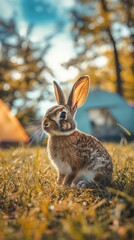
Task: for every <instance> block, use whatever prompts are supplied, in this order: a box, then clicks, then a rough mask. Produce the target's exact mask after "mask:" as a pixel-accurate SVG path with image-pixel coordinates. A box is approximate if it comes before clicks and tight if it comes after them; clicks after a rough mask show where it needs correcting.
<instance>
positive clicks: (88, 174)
mask: <svg viewBox="0 0 134 240" xmlns="http://www.w3.org/2000/svg"><path fill="white" fill-rule="evenodd" d="M54 88H55V95H56V100H57V102H58V104H59V105H57V106H54V107H52V108H50V109H48V111H47V113H46V115H45V118H44V120H43V122H42V127H43V130H44V131H45V132H46V133H47V134H48V153H49V158H50V160H51V161H52V164H53V165H54V166H55V168H56V170H57V172H58V183H59V184H64V185H70V186H74V187H77V188H82V187H101V186H102V187H103V186H104V187H105V186H107V185H109V184H110V182H111V179H112V172H113V165H112V159H111V157H110V155H109V153H108V152H107V150H106V149H105V147H104V146H103V145H102V144H101V143H100V142H99V140H98V139H96V138H95V137H93V136H91V135H87V134H85V133H83V132H80V131H78V130H77V129H76V123H75V120H74V114H75V112H76V110H77V108H78V107H80V106H81V105H82V104H83V103H84V102H85V100H86V98H87V96H88V90H89V77H88V76H83V77H81V78H80V79H78V80H77V81H76V83H75V84H74V86H73V88H72V91H71V93H70V95H69V98H68V102H67V103H66V99H65V96H64V94H63V92H62V90H61V88H60V86H59V85H58V84H57V83H56V82H54Z"/></svg>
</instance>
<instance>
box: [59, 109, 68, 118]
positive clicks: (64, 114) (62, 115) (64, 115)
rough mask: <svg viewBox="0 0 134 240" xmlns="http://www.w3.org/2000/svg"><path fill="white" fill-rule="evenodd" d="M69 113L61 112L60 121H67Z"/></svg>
mask: <svg viewBox="0 0 134 240" xmlns="http://www.w3.org/2000/svg"><path fill="white" fill-rule="evenodd" d="M66 116H67V113H66V112H64V111H63V112H61V114H60V119H66Z"/></svg>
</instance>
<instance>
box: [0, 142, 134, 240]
mask: <svg viewBox="0 0 134 240" xmlns="http://www.w3.org/2000/svg"><path fill="white" fill-rule="evenodd" d="M106 147H107V149H108V150H109V152H110V153H111V156H112V157H113V162H114V174H113V183H112V186H111V187H110V188H107V189H105V190H100V189H98V190H91V189H86V190H76V189H71V188H67V187H62V186H57V185H56V183H55V182H56V173H55V170H54V169H53V167H52V166H51V165H50V162H49V160H48V159H47V154H46V150H45V148H17V149H10V150H1V151H0V158H1V161H0V239H1V240H3V239H8V240H16V239H26V240H27V239H29V240H31V239H32V240H40V239H42V240H47V239H58V240H64V239H65V240H74V239H76V240H83V239H87V240H88V239H90V240H92V239H93V240H95V239H99V240H101V239H104V240H108V239H109V240H111V239H115V240H117V239H118V240H119V239H128V240H131V239H134V198H133V197H134V146H133V145H132V144H131V145H126V146H121V145H116V144H107V145H106Z"/></svg>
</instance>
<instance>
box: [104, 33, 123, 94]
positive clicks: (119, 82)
mask: <svg viewBox="0 0 134 240" xmlns="http://www.w3.org/2000/svg"><path fill="white" fill-rule="evenodd" d="M107 32H108V35H109V38H110V40H111V43H112V46H113V50H114V61H115V70H116V83H117V88H116V90H117V93H119V94H120V95H121V96H122V95H123V89H122V79H121V65H120V62H119V55H118V51H117V47H116V42H115V40H114V38H113V35H112V33H111V29H110V28H107Z"/></svg>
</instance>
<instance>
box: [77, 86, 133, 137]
mask: <svg viewBox="0 0 134 240" xmlns="http://www.w3.org/2000/svg"><path fill="white" fill-rule="evenodd" d="M91 109H107V110H108V111H109V112H110V113H111V115H112V116H113V118H114V119H115V121H116V122H117V123H119V124H121V125H122V126H123V127H125V128H126V129H127V130H129V131H130V133H131V134H133V135H134V108H133V107H131V106H130V105H129V104H128V103H127V102H126V101H125V99H124V98H122V97H121V96H120V95H118V94H117V93H111V92H108V91H104V90H101V89H98V88H97V89H93V90H92V91H91V92H90V93H89V96H88V98H87V101H86V102H85V104H84V105H83V106H82V107H81V108H80V109H78V111H77V114H76V122H77V128H78V129H79V130H80V131H83V132H86V133H88V134H92V133H93V132H92V126H91V121H90V114H89V111H90V110H91Z"/></svg>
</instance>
